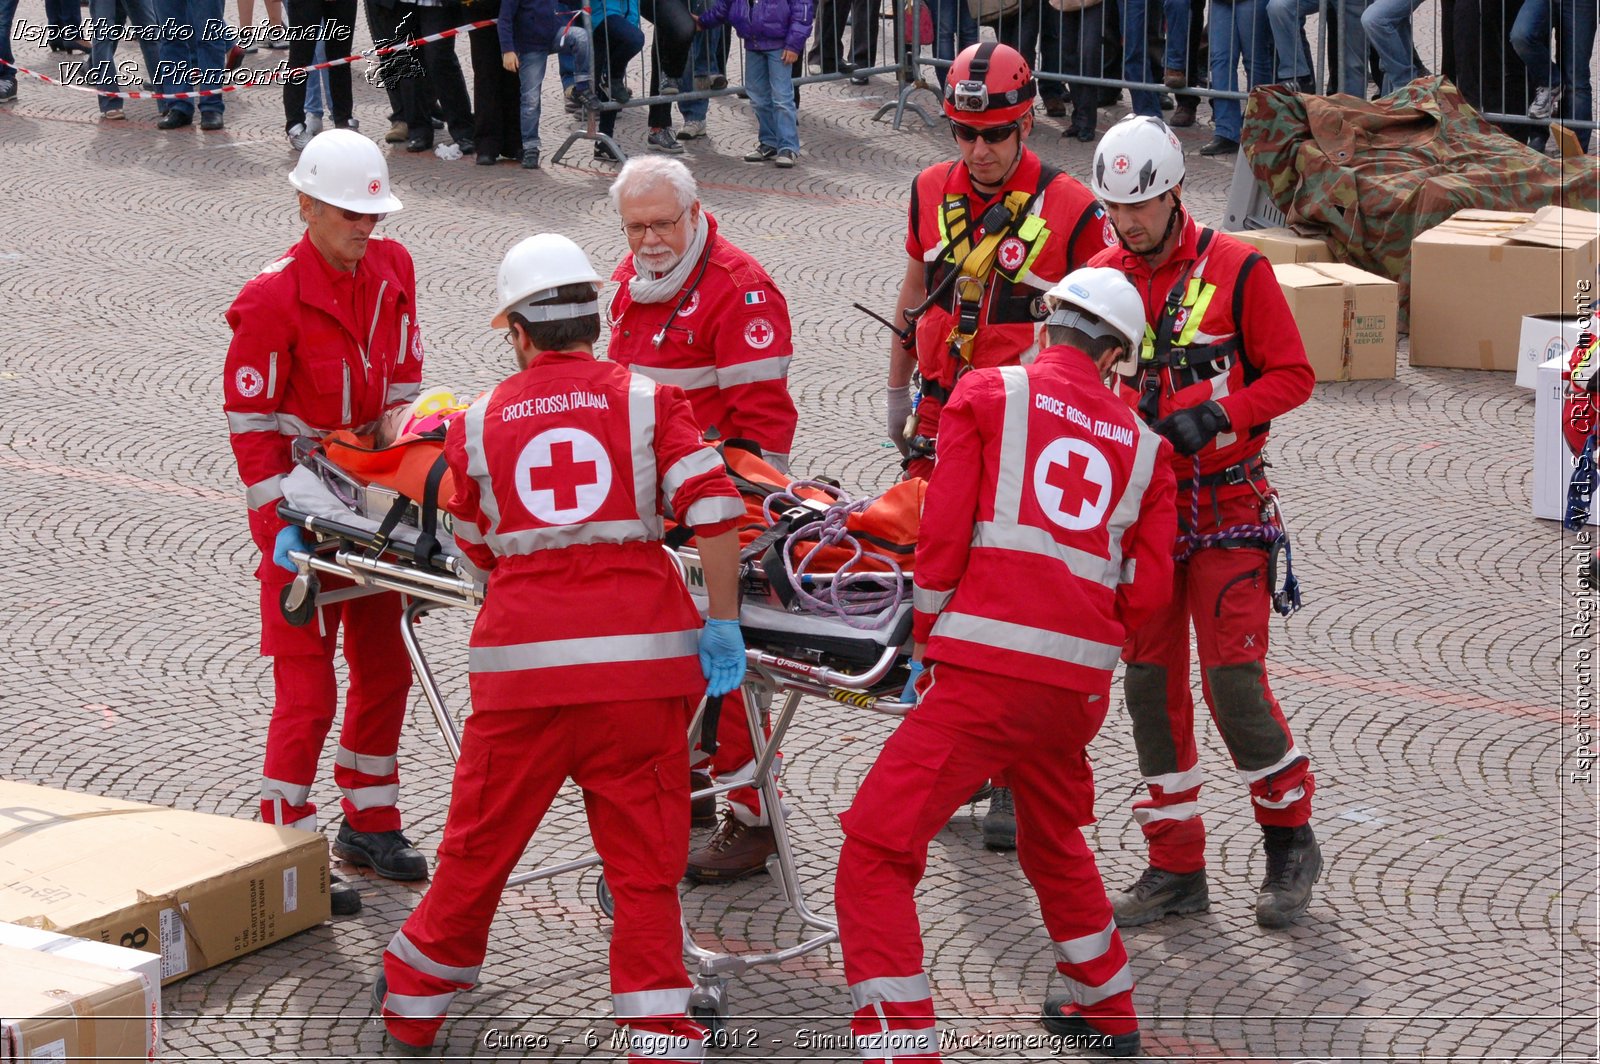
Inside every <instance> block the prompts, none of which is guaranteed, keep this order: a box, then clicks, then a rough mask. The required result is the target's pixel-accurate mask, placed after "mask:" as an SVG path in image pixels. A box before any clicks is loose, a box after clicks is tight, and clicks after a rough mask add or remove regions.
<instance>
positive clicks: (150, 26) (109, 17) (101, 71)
mask: <svg viewBox="0 0 1600 1064" xmlns="http://www.w3.org/2000/svg"><path fill="white" fill-rule="evenodd" d="M124 23H131V24H132V26H133V28H134V30H135V31H136V32H137V33H138V35H139V38H138V39H139V53H140V55H141V56H143V58H144V72H145V77H146V78H149V77H151V76H153V75H154V74H155V70H156V65H157V63H158V61H159V59H160V50H159V49H158V47H157V42H156V39H155V30H154V25H155V16H154V15H153V14H152V12H151V10H150V0H89V49H90V51H89V77H90V79H91V80H90V82H89V86H90V88H95V89H101V90H104V91H106V92H117V91H119V90H120V88H121V86H120V85H119V84H118V81H117V39H118V33H117V30H118V29H119V28H120V27H121V26H122V25H123V24H124ZM151 91H154V88H153V87H152V89H151ZM98 99H99V101H100V114H101V116H102V117H104V118H107V119H117V118H121V117H122V100H120V99H118V98H117V97H115V96H100V97H98Z"/></svg>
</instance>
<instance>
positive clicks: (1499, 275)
mask: <svg viewBox="0 0 1600 1064" xmlns="http://www.w3.org/2000/svg"><path fill="white" fill-rule="evenodd" d="M1597 270H1600V215H1596V214H1591V213H1589V212H1588V211H1578V210H1571V209H1569V208H1563V207H1545V208H1543V209H1542V210H1540V211H1539V212H1538V213H1536V214H1525V213H1520V212H1515V211H1461V212H1459V213H1458V214H1456V215H1455V216H1454V217H1452V218H1450V219H1449V220H1448V221H1446V222H1443V223H1442V224H1440V225H1437V226H1435V227H1434V228H1432V229H1429V230H1428V231H1427V232H1425V233H1420V234H1418V235H1417V238H1416V239H1415V240H1413V241H1412V243H1411V364H1412V365H1413V366H1449V367H1454V368H1458V369H1495V370H1514V369H1516V368H1517V361H1518V352H1519V350H1520V347H1519V343H1518V342H1519V340H1520V339H1521V329H1522V317H1523V315H1525V314H1559V313H1561V312H1563V311H1570V310H1573V309H1575V307H1576V305H1575V300H1576V299H1578V298H1580V297H1581V298H1582V299H1583V300H1584V302H1585V303H1587V302H1588V301H1589V300H1590V299H1592V298H1593V293H1594V290H1595V278H1596V271H1597ZM1576 309H1582V308H1576Z"/></svg>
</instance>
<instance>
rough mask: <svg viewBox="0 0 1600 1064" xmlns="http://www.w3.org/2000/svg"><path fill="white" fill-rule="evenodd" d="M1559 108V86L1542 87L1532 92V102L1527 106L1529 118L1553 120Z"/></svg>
mask: <svg viewBox="0 0 1600 1064" xmlns="http://www.w3.org/2000/svg"><path fill="white" fill-rule="evenodd" d="M1560 106H1561V86H1560V85H1542V86H1540V87H1539V88H1538V89H1535V90H1534V93H1533V102H1532V103H1530V104H1529V105H1528V117H1529V118H1540V119H1544V118H1554V117H1555V113H1556V108H1558V107H1560Z"/></svg>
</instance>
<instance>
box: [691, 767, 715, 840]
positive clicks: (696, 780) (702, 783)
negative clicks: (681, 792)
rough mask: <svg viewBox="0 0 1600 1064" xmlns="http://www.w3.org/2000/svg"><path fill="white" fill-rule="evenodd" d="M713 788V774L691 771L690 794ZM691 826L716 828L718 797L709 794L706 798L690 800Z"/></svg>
mask: <svg viewBox="0 0 1600 1064" xmlns="http://www.w3.org/2000/svg"><path fill="white" fill-rule="evenodd" d="M710 786H711V774H710V773H708V772H696V771H695V770H694V769H690V770H689V793H690V794H693V793H694V792H695V791H703V790H707V789H708V788H710ZM689 826H690V827H691V828H714V827H716V826H717V796H716V795H714V794H708V795H706V796H705V797H704V798H690V799H689Z"/></svg>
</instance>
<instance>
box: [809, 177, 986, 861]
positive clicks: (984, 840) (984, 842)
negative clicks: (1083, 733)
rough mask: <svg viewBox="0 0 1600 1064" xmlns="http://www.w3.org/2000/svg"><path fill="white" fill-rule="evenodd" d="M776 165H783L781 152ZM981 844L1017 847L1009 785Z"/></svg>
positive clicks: (984, 822)
mask: <svg viewBox="0 0 1600 1064" xmlns="http://www.w3.org/2000/svg"><path fill="white" fill-rule="evenodd" d="M778 165H779V166H782V165H783V156H782V155H781V154H780V155H779V156H778ZM983 845H984V848H985V849H990V850H1014V849H1016V848H1017V810H1016V806H1015V805H1013V804H1012V801H1011V788H1010V787H996V788H995V789H994V792H993V793H992V794H990V795H989V811H988V812H987V813H985V814H983Z"/></svg>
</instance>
